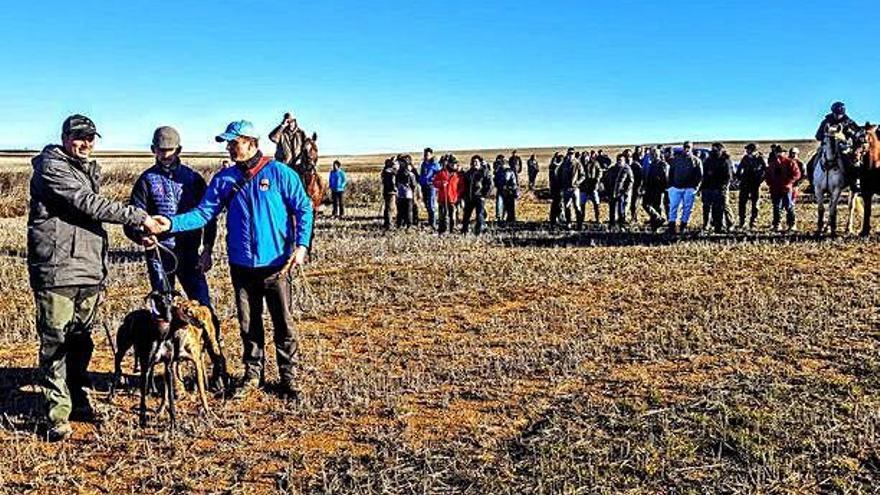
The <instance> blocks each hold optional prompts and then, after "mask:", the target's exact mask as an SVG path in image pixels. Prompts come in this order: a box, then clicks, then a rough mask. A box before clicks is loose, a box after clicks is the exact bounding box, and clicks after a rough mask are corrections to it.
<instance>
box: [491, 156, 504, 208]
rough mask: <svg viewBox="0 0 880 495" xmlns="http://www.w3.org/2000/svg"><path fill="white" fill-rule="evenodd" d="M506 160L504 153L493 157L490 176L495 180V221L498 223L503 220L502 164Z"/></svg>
mask: <svg viewBox="0 0 880 495" xmlns="http://www.w3.org/2000/svg"><path fill="white" fill-rule="evenodd" d="M506 163H507V161H506V160H505V159H504V155H498V156H497V157H495V162H493V163H492V177H493V181H494V182H495V221H496V222H498V223H500V222H502V221H504V196H503V195H502V193H501V189H502V188H503V187H504V165H505V164H506Z"/></svg>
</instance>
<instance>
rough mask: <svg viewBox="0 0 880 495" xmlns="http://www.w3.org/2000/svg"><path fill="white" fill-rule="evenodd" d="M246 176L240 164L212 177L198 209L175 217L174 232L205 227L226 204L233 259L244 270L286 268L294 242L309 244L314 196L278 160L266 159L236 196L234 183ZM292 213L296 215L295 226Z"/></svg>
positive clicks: (173, 222)
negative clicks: (260, 168)
mask: <svg viewBox="0 0 880 495" xmlns="http://www.w3.org/2000/svg"><path fill="white" fill-rule="evenodd" d="M243 177H244V172H243V170H242V169H241V167H238V166H234V167H229V168H226V169H224V170H221V171H220V172H218V173H217V174H216V175H214V178H213V179H211V183H210V184H208V190H207V191H206V192H205V196H204V197H203V198H202V201H201V203H199V205H198V206H197V207H195V209H193V210H191V211H189V212H187V213H183V214H181V215H175V216H172V217H171V232H172V233H173V232H184V231H187V230H194V229H200V228H202V227H203V226H205V224H207V223H208V222H209V221H210V220H211V219H213V218H215V217H216V216H217V215H219V214H220V212H221V211H223V207H224V203H226V202H228V203H229V204H228V206H227V215H226V230H227V234H226V245H227V252H228V254H229V263H231V264H233V265H236V266H241V267H245V268H260V267H269V266H272V267H275V266H283V265H284V264H285V263H287V260H288V259H290V255H291V254H292V253H293V249H294V246H306V247H307V246H308V245H309V240H310V239H311V235H312V221H313V215H314V213H313V210H312V200H311V199H309V197H308V195H307V194H306V191H305V189H304V188H303V185H302V182H300V179H299V176H298V175H297V173H296V172H295V171H294V170H293V169H292V168H290V167H288V166H287V165H285V164H283V163H281V162H279V161H276V160H271V161H270V162H269V163H267V164H266V166H265V167H263V169H262V170H260V171H259V172H258V173H257V175H255V176H254V177H253V178H252V179H251V180H249V181H247V182H245V183H244V185H243V186H242V187H241V190H240V191H239V192H238V193H237V194H235V196H234V197H232V195H233V187H234V186H235V184H236V183H238V182H239V181H241V180H242V178H243ZM230 198H231V200H230ZM291 215H293V216H294V217H296V224H295V225H294V223H293V221H292V219H291Z"/></svg>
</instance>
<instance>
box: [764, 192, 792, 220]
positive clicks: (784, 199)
mask: <svg viewBox="0 0 880 495" xmlns="http://www.w3.org/2000/svg"><path fill="white" fill-rule="evenodd" d="M770 201H771V202H772V203H773V228H778V227H779V221H780V217H781V216H782V210H783V209H784V210H785V222H786V224H787V225H788V227H789V228H791V227H794V222H795V211H794V195H793V194H792V192H791V191H788V192H787V193H783V194H772V193H771V194H770Z"/></svg>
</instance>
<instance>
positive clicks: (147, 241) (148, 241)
mask: <svg viewBox="0 0 880 495" xmlns="http://www.w3.org/2000/svg"><path fill="white" fill-rule="evenodd" d="M141 245H142V246H144V249H153V248H155V247H156V237H154V236H151V235H145V236H144V237H143V238H142V239H141Z"/></svg>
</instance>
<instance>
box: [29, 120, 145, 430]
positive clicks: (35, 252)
mask: <svg viewBox="0 0 880 495" xmlns="http://www.w3.org/2000/svg"><path fill="white" fill-rule="evenodd" d="M96 137H100V134H98V131H97V129H96V128H95V124H94V122H92V120H91V119H89V118H88V117H85V116H83V115H71V116H70V117H68V118H67V119H66V120H65V121H64V124H63V126H62V130H61V141H62V144H61V145H49V146H46V147H45V148H44V149H43V151H42V152H41V153H40V154H39V155H37V156H36V157H34V159H33V160H32V162H31V163H32V165H33V169H34V170H33V175H32V176H31V182H30V204H29V208H28V221H27V226H28V231H27V245H28V253H27V264H28V275H29V279H30V285H31V288H32V289H33V291H34V301H35V304H36V310H37V315H36V316H37V317H36V322H37V335H39V337H40V350H39V365H40V384H41V386H42V389H43V397H44V398H45V400H46V413H47V420H48V423H49V424H48V429H47V432H46V439H47V440H49V441H59V440H64V439H65V438H68V437H69V436H70V435H71V434H72V433H73V429H72V428H71V426H70V420H71V419H74V420H79V421H91V422H100V421H101V420H103V417H102V416H103V415H102V414H100V413H99V412H96V411H95V409H94V405H93V404H92V402H91V400H90V398H89V393H88V390H87V389H88V388H89V387H90V378H89V374H88V367H89V362H90V361H91V357H92V350H93V349H94V343H93V342H92V336H91V331H92V325H93V323H94V321H95V315H96V314H97V312H98V305H99V300H100V297H99V295H100V293H101V291H102V290H103V288H104V284H105V281H106V278H107V250H108V241H107V231H106V230H104V226H103V224H104V222H107V223H116V224H123V225H126V226H129V227H143V228H145V229H147V230H152V229H158V228H159V224H158V222H157V221H156V220H155V219H153V218H152V217H150V216H149V215H147V212H146V211H144V210H143V209H140V208H137V207H134V206H129V205H126V204H125V203H121V202H118V201H113V200H110V199H108V198H106V197H105V196H101V195H100V193H99V183H100V168H99V167H98V164H97V163H96V162H95V161H94V160H92V159H91V154H92V151H93V150H94V145H95V138H96Z"/></svg>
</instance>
